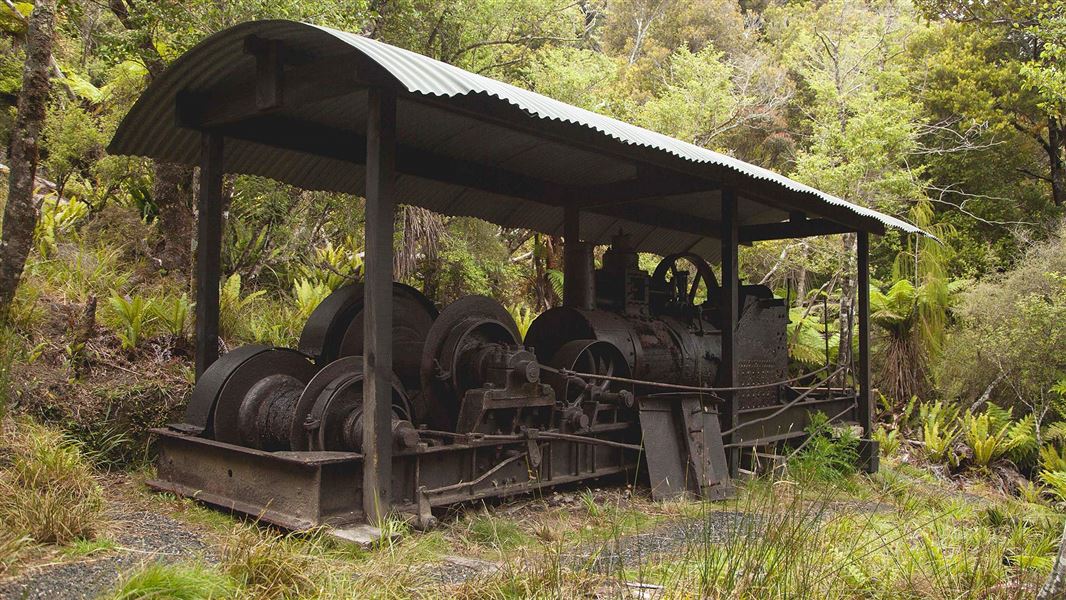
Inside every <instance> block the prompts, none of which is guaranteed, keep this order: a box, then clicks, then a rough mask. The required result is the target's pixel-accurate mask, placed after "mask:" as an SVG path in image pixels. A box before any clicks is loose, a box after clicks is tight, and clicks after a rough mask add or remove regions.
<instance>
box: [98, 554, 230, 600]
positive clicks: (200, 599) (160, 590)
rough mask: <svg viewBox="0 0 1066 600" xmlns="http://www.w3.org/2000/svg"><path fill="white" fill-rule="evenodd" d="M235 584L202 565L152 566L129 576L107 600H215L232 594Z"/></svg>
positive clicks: (160, 564)
mask: <svg viewBox="0 0 1066 600" xmlns="http://www.w3.org/2000/svg"><path fill="white" fill-rule="evenodd" d="M233 588H234V586H233V582H232V581H231V580H230V579H229V578H227V577H226V576H225V575H223V574H221V573H219V572H218V571H216V570H214V569H211V568H208V567H206V566H204V565H199V564H172V565H167V564H162V563H152V564H150V565H148V566H146V567H144V568H143V569H141V570H139V571H136V572H133V573H131V574H129V575H128V576H127V577H126V578H125V580H124V581H122V582H121V583H120V584H119V585H118V587H117V588H116V589H115V590H114V591H112V592H111V593H110V594H108V595H106V596H104V598H105V600H157V599H159V600H163V599H165V600H213V599H218V598H227V597H230V595H231V594H232V593H233Z"/></svg>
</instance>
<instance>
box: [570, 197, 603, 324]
mask: <svg viewBox="0 0 1066 600" xmlns="http://www.w3.org/2000/svg"><path fill="white" fill-rule="evenodd" d="M591 250H592V248H591V247H590V246H589V245H588V244H586V243H585V242H584V241H582V239H581V211H580V210H578V208H577V207H576V206H572V205H566V206H565V207H563V274H564V275H565V277H563V306H574V307H577V308H585V309H591V308H593V305H594V304H595V292H594V289H593V276H592V251H591Z"/></svg>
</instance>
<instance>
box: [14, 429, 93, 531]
mask: <svg viewBox="0 0 1066 600" xmlns="http://www.w3.org/2000/svg"><path fill="white" fill-rule="evenodd" d="M0 426H2V427H4V435H3V448H2V452H3V458H4V460H3V468H2V469H0V523H2V524H3V526H4V530H6V531H7V532H9V533H11V534H14V535H15V536H19V537H25V538H29V539H31V540H33V541H34V542H37V543H40V544H66V543H69V542H73V541H75V540H78V539H91V538H92V536H93V534H94V533H95V532H96V530H97V528H98V527H99V526H100V523H101V522H102V521H103V518H102V516H103V494H102V492H101V489H100V485H99V484H98V483H97V481H96V479H95V478H94V476H93V473H92V467H91V466H90V464H89V461H88V460H86V457H85V456H84V454H83V453H82V451H81V449H80V448H79V446H78V445H77V444H76V443H74V442H72V441H70V440H69V439H68V438H66V437H64V436H63V435H62V434H60V433H58V432H56V431H54V430H52V429H49V428H46V427H44V426H41V425H37V424H35V423H33V422H30V421H26V420H23V421H19V422H8V423H5V424H2V425H0Z"/></svg>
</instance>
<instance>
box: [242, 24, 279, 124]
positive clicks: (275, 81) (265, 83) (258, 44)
mask: <svg viewBox="0 0 1066 600" xmlns="http://www.w3.org/2000/svg"><path fill="white" fill-rule="evenodd" d="M244 51H245V52H247V53H248V54H251V55H253V56H255V108H256V110H260V111H262V110H269V109H272V108H280V107H281V105H282V104H283V101H282V98H283V96H284V82H285V77H284V74H285V73H284V69H285V64H284V62H283V61H284V56H283V54H284V52H285V49H284V46H283V45H282V43H281V41H279V40H265V39H263V38H260V37H259V36H255V35H250V36H248V37H247V38H245V39H244Z"/></svg>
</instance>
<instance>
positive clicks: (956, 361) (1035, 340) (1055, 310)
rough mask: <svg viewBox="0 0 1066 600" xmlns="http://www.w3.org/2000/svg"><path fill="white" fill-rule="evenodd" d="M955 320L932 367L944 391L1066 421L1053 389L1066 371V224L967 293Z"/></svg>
mask: <svg viewBox="0 0 1066 600" xmlns="http://www.w3.org/2000/svg"><path fill="white" fill-rule="evenodd" d="M955 317H956V320H957V321H958V323H957V325H956V327H954V328H953V329H952V331H951V332H949V334H948V336H947V340H946V343H945V348H944V352H943V354H942V358H941V360H939V361H938V362H937V363H936V365H935V369H934V373H935V379H936V382H937V384H938V388H939V389H940V390H941V392H942V394H944V395H945V396H946V397H948V398H960V399H976V398H980V397H984V396H987V397H989V398H990V399H991V400H992V401H994V402H996V403H997V404H1000V405H1002V406H1018V407H1019V408H1021V409H1025V410H1026V412H1028V411H1030V410H1032V411H1034V412H1038V413H1040V412H1043V410H1045V409H1048V408H1050V409H1051V410H1052V414H1054V413H1058V415H1057V416H1058V417H1059V418H1061V417H1066V413H1064V412H1063V411H1064V410H1066V405H1064V403H1062V402H1061V401H1060V400H1059V397H1058V396H1057V394H1055V393H1054V392H1052V391H1051V390H1052V388H1053V387H1054V385H1055V383H1056V382H1058V381H1059V380H1060V379H1062V374H1063V373H1066V327H1063V326H1062V324H1063V323H1066V222H1064V223H1063V224H1062V225H1061V226H1060V227H1059V229H1058V231H1057V234H1056V235H1055V236H1053V237H1052V238H1051V239H1050V240H1048V241H1047V242H1044V243H1038V244H1033V246H1032V247H1031V249H1030V250H1029V252H1028V253H1027V255H1026V256H1025V257H1024V258H1023V259H1022V260H1020V261H1019V262H1018V263H1017V264H1016V265H1015V267H1014V268H1013V269H1012V270H1010V271H1008V272H1006V273H1004V274H1002V275H1000V276H995V277H990V278H988V279H986V280H985V281H982V282H980V283H978V284H976V285H974V286H973V287H972V288H971V289H970V290H969V291H967V292H966V293H964V294H963V295H962V301H961V302H960V303H959V306H958V307H957V308H956V310H955Z"/></svg>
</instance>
